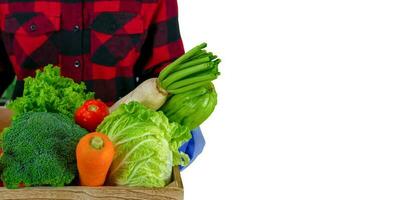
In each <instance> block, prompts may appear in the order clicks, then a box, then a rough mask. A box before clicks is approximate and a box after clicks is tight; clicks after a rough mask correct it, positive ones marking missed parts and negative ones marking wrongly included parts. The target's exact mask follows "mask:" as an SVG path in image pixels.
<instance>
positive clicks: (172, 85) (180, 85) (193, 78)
mask: <svg viewBox="0 0 401 200" xmlns="http://www.w3.org/2000/svg"><path fill="white" fill-rule="evenodd" d="M206 46H207V44H206V43H202V44H200V45H198V46H196V47H195V48H193V49H191V50H190V51H188V52H187V53H186V54H184V55H183V56H181V57H180V58H178V59H177V60H175V61H174V62H173V63H171V64H170V65H168V66H167V67H166V68H164V69H163V70H162V71H161V72H160V74H159V83H160V85H161V87H162V88H163V89H165V90H166V91H167V92H168V93H170V94H180V93H184V92H187V91H190V90H193V89H196V88H199V87H202V86H204V85H208V84H209V83H210V82H211V81H213V80H215V79H216V78H217V77H218V76H219V75H220V73H219V70H218V65H219V63H220V62H221V60H220V59H218V58H217V56H215V55H213V54H212V53H210V52H206V51H205V50H203V49H204V48H205V47H206Z"/></svg>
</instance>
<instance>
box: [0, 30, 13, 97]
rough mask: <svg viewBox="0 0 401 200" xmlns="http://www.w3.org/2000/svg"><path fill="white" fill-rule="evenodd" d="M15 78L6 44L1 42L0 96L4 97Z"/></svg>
mask: <svg viewBox="0 0 401 200" xmlns="http://www.w3.org/2000/svg"><path fill="white" fill-rule="evenodd" d="M0 34H1V33H0ZM14 76H15V73H14V70H13V67H12V65H11V63H10V60H9V58H8V55H7V53H6V50H5V47H4V43H3V41H2V40H0V96H2V94H3V92H4V91H5V90H6V89H7V87H8V86H9V85H10V84H11V82H12V81H13V79H14Z"/></svg>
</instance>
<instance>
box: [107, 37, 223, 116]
mask: <svg viewBox="0 0 401 200" xmlns="http://www.w3.org/2000/svg"><path fill="white" fill-rule="evenodd" d="M205 47H206V43H202V44H200V45H198V46H196V47H195V48H193V49H191V50H190V51H188V52H187V53H185V54H184V55H182V56H181V57H179V58H178V59H177V60H175V61H174V62H172V63H171V64H169V65H168V66H167V67H166V68H164V69H163V70H162V71H161V72H160V74H159V77H158V78H150V79H148V80H145V81H144V82H143V83H141V84H140V85H139V86H138V87H136V88H135V89H134V90H133V91H131V92H130V93H129V94H127V95H126V96H124V97H123V98H121V99H120V100H118V101H117V102H116V103H115V104H113V106H111V107H110V108H109V111H110V112H113V111H114V110H116V109H117V108H118V107H119V106H120V105H121V104H127V103H129V102H131V101H137V102H139V103H141V104H143V105H144V106H146V107H148V108H150V109H153V110H158V109H159V108H160V107H162V106H163V104H164V103H165V102H166V100H167V97H168V95H169V94H180V93H184V92H187V91H190V90H193V89H196V88H198V87H201V86H204V85H206V84H209V83H210V82H211V81H212V80H214V79H216V78H217V76H218V75H219V74H220V73H219V72H218V69H217V66H218V64H219V63H220V59H217V56H215V55H213V54H212V53H209V52H206V51H204V50H202V49H203V48H205Z"/></svg>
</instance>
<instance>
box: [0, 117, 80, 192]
mask: <svg viewBox="0 0 401 200" xmlns="http://www.w3.org/2000/svg"><path fill="white" fill-rule="evenodd" d="M86 133H87V131H86V130H85V129H83V128H81V127H79V126H78V125H76V124H75V123H74V122H73V121H72V120H71V119H69V118H67V117H66V116H64V115H61V114H57V113H47V112H28V113H24V114H21V115H20V116H19V117H18V118H16V119H15V120H14V121H13V122H12V125H11V127H9V128H6V129H5V130H4V133H3V135H2V137H3V150H4V153H3V156H2V157H1V160H0V161H1V163H0V164H1V167H2V168H3V172H2V174H1V179H2V180H3V181H4V183H5V185H6V186H7V187H8V188H18V185H19V184H20V183H24V184H25V185H26V186H63V185H66V184H69V183H71V182H72V181H73V179H74V177H75V176H76V175H77V167H76V158H75V147H76V145H77V143H78V141H79V139H80V138H81V137H83V136H84V135H85V134H86Z"/></svg>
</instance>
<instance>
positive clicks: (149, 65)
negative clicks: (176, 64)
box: [135, 0, 184, 80]
mask: <svg viewBox="0 0 401 200" xmlns="http://www.w3.org/2000/svg"><path fill="white" fill-rule="evenodd" d="M182 54H184V47H183V44H182V40H181V35H180V30H179V25H178V5H177V0H159V3H158V8H157V11H156V12H155V14H154V16H153V19H152V22H151V24H150V26H149V28H148V30H147V36H146V39H145V41H144V44H143V46H142V49H141V57H140V58H139V60H138V62H137V64H136V66H135V72H136V74H139V76H140V79H141V80H146V79H148V78H151V77H156V76H158V74H159V72H160V71H161V70H162V69H163V68H164V67H165V66H167V65H168V64H169V63H171V62H172V61H174V60H175V59H176V58H178V57H179V56H181V55H182Z"/></svg>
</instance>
